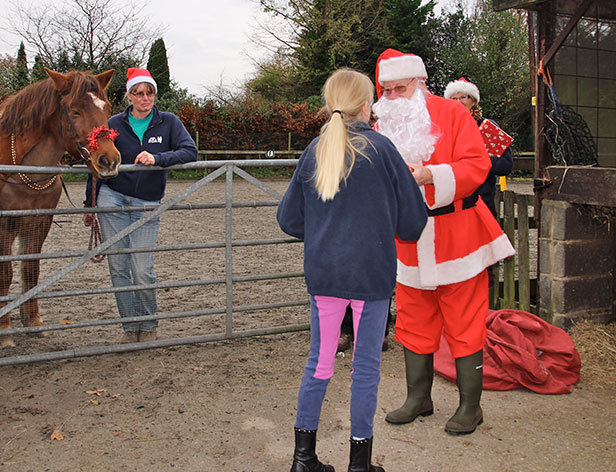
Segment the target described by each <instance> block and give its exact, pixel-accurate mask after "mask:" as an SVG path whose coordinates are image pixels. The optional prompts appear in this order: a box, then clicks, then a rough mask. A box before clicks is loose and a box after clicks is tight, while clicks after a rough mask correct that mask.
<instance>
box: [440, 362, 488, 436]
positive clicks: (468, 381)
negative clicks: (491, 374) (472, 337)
mask: <svg viewBox="0 0 616 472" xmlns="http://www.w3.org/2000/svg"><path fill="white" fill-rule="evenodd" d="M456 375H457V381H456V383H457V384H458V390H459V391H460V406H458V409H457V410H456V412H455V414H454V415H453V416H452V417H451V418H450V419H449V421H448V422H447V424H446V425H445V431H446V432H447V433H449V434H453V435H457V434H470V433H472V432H473V431H475V429H476V428H477V426H478V425H480V424H481V423H483V411H482V410H481V406H479V401H480V400H481V391H482V389H483V350H481V351H478V352H476V353H475V354H471V355H470V356H466V357H460V358H458V359H456Z"/></svg>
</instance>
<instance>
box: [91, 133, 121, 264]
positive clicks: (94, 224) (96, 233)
mask: <svg viewBox="0 0 616 472" xmlns="http://www.w3.org/2000/svg"><path fill="white" fill-rule="evenodd" d="M117 137H118V132H117V131H116V130H115V129H113V128H111V129H110V128H107V127H106V126H97V127H96V128H94V129H93V130H92V131H91V132H90V134H89V135H88V148H89V152H96V151H97V150H98V140H99V139H110V140H111V141H114V140H115V139H116V138H117ZM95 206H96V177H94V176H92V207H95ZM86 226H90V227H91V228H92V231H91V233H90V244H89V245H88V249H90V250H92V249H93V248H95V247H96V246H98V245H99V244H100V243H101V241H102V239H103V238H102V237H101V229H100V226H99V224H98V218H97V217H96V213H92V214H91V215H89V217H88V218H87V221H86ZM104 259H105V255H104V254H98V255H96V256H94V257H92V262H102V261H103V260H104Z"/></svg>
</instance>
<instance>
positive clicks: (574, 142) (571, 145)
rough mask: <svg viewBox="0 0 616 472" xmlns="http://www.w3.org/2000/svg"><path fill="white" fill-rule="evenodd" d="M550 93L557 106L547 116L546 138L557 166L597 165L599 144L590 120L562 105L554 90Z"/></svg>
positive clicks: (554, 104)
mask: <svg viewBox="0 0 616 472" xmlns="http://www.w3.org/2000/svg"><path fill="white" fill-rule="evenodd" d="M549 91H550V97H551V99H552V104H553V107H552V110H550V111H549V112H548V113H546V116H545V118H546V119H545V127H544V135H545V139H546V141H547V142H548V145H549V146H550V151H551V153H552V160H553V162H554V164H557V165H564V166H572V165H577V166H596V165H597V145H596V143H595V140H594V139H593V137H592V134H591V132H590V128H589V127H588V125H587V124H586V121H585V120H584V118H582V116H581V115H580V114H579V113H576V112H575V111H574V110H573V109H572V108H571V107H570V106H567V105H561V104H560V103H558V100H557V99H556V94H555V93H554V89H553V87H549Z"/></svg>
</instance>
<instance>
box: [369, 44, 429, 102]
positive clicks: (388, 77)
mask: <svg viewBox="0 0 616 472" xmlns="http://www.w3.org/2000/svg"><path fill="white" fill-rule="evenodd" d="M416 77H418V78H419V77H420V78H424V79H425V78H426V77H428V73H427V72H426V66H425V65H424V63H423V60H422V59H421V57H419V56H417V55H415V54H411V53H408V54H405V53H403V52H400V51H397V50H395V49H391V48H389V49H386V50H385V51H383V52H382V53H381V55H380V56H379V58H378V59H377V60H376V72H375V79H376V91H377V94H378V96H379V97H380V96H381V93H382V90H383V83H384V82H390V81H392V80H401V79H414V78H416Z"/></svg>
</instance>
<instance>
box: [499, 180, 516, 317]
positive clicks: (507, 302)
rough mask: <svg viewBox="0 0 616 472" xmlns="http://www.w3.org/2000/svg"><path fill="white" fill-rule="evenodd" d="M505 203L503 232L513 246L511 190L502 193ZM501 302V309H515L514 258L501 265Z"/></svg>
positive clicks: (512, 201) (513, 227)
mask: <svg viewBox="0 0 616 472" xmlns="http://www.w3.org/2000/svg"><path fill="white" fill-rule="evenodd" d="M503 198H504V201H505V205H504V207H505V221H504V224H503V230H504V232H505V234H506V235H507V237H508V238H509V241H511V243H512V244H513V245H514V246H515V206H514V198H515V193H514V192H512V191H511V190H505V192H503ZM503 280H504V287H503V300H502V303H501V308H516V306H515V258H514V257H511V258H509V259H506V260H505V262H504V264H503Z"/></svg>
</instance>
